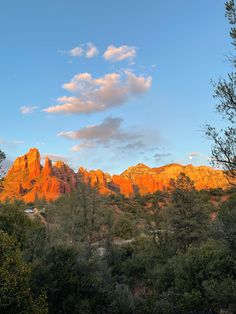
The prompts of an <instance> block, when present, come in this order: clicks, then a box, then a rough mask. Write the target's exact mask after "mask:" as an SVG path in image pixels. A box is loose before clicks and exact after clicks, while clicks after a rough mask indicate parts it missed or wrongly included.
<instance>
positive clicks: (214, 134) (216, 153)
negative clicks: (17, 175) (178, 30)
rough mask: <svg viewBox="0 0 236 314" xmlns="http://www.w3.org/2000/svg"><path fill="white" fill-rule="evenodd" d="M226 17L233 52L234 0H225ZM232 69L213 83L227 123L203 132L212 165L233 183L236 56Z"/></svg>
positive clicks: (235, 167) (235, 170)
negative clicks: (229, 28)
mask: <svg viewBox="0 0 236 314" xmlns="http://www.w3.org/2000/svg"><path fill="white" fill-rule="evenodd" d="M225 8H226V13H225V15H226V17H227V18H228V21H229V23H230V24H231V31H230V37H231V39H232V40H233V41H232V44H233V47H234V52H235V49H236V27H235V26H236V8H235V3H234V0H230V1H227V2H226V4H225ZM231 61H232V66H233V71H232V73H230V74H228V78H227V79H221V80H220V81H219V82H218V83H216V84H214V88H215V93H214V97H215V98H217V99H218V101H219V103H218V104H217V105H216V110H217V111H218V113H219V114H220V115H221V116H222V117H223V119H224V120H225V121H227V123H228V125H227V126H226V127H225V128H224V129H221V130H217V129H216V128H215V127H213V126H211V125H209V124H208V125H206V127H205V134H206V135H207V137H208V138H209V139H211V140H212V142H213V145H212V162H213V164H214V165H217V166H219V165H220V166H221V167H223V169H224V170H225V172H226V174H227V177H228V179H229V182H230V183H232V184H235V182H234V180H233V179H234V178H235V177H236V128H235V123H236V94H235V87H236V72H235V68H236V57H235V55H233V56H232V58H231Z"/></svg>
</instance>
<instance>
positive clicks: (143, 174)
mask: <svg viewBox="0 0 236 314" xmlns="http://www.w3.org/2000/svg"><path fill="white" fill-rule="evenodd" d="M180 172H183V173H185V174H186V175H187V176H188V177H189V178H190V179H191V180H193V181H194V182H195V187H196V189H198V190H200V189H210V188H222V189H225V188H227V187H229V184H228V181H227V179H226V177H225V175H224V173H223V172H222V171H221V170H214V169H213V168H211V167H207V166H200V167H195V166H192V165H187V166H182V165H179V164H169V165H166V166H163V167H158V168H150V167H148V166H146V165H144V164H138V165H136V166H133V167H129V168H128V169H127V170H126V171H124V172H123V173H121V174H120V175H113V176H110V175H109V174H107V173H104V172H103V171H101V170H91V171H88V170H86V169H84V168H82V167H80V168H79V170H78V172H74V171H73V170H72V169H71V168H70V167H69V166H68V165H66V164H65V163H64V162H63V161H56V162H55V163H52V161H51V160H50V159H49V158H48V157H46V159H45V162H44V165H43V166H42V165H41V157H40V153H39V151H38V150H37V149H36V148H31V149H30V150H29V152H28V153H27V154H25V155H23V156H21V157H18V158H17V159H16V160H15V162H14V163H13V165H12V167H11V168H10V169H9V171H8V173H7V175H6V176H5V178H4V180H3V184H2V190H1V192H0V200H6V199H9V200H14V199H21V200H23V201H25V202H32V201H34V200H35V199H36V198H39V199H41V198H45V199H46V200H55V199H56V198H58V197H59V196H60V195H63V194H65V193H70V192H71V191H72V190H73V189H75V188H76V186H77V183H78V182H79V181H80V180H82V181H83V182H85V183H88V184H91V186H93V187H95V186H96V187H97V188H98V190H99V192H100V193H101V194H106V195H107V194H117V193H121V194H123V195H125V196H126V197H130V196H132V195H134V193H136V192H139V193H140V194H141V195H145V194H148V193H154V192H156V191H157V190H165V189H167V188H168V187H169V182H170V179H171V178H176V177H177V176H178V174H179V173H180Z"/></svg>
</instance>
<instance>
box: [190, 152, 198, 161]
mask: <svg viewBox="0 0 236 314" xmlns="http://www.w3.org/2000/svg"><path fill="white" fill-rule="evenodd" d="M198 156H200V153H198V152H192V153H189V154H188V159H190V160H192V159H193V158H195V157H198Z"/></svg>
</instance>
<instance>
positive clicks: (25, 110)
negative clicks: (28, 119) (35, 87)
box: [20, 106, 39, 115]
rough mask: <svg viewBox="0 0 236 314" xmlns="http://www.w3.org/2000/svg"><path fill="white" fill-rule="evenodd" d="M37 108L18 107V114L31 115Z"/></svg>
mask: <svg viewBox="0 0 236 314" xmlns="http://www.w3.org/2000/svg"><path fill="white" fill-rule="evenodd" d="M38 108H39V107H38V106H22V107H20V112H21V113H22V114H24V115H29V114H32V113H33V112H34V111H35V110H37V109H38Z"/></svg>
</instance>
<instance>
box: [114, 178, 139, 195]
mask: <svg viewBox="0 0 236 314" xmlns="http://www.w3.org/2000/svg"><path fill="white" fill-rule="evenodd" d="M110 187H111V188H112V189H114V190H115V191H116V190H117V191H116V192H119V193H121V194H124V195H125V196H126V197H130V196H132V195H133V194H134V188H133V183H132V181H131V180H130V179H128V178H126V177H122V176H118V175H114V176H112V180H111V183H110Z"/></svg>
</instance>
